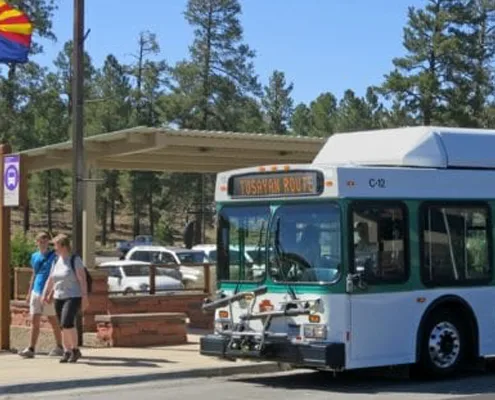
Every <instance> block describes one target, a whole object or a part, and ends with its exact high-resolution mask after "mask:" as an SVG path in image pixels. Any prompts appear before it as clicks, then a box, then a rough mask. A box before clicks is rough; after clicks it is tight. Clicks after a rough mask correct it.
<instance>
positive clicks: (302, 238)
mask: <svg viewBox="0 0 495 400" xmlns="http://www.w3.org/2000/svg"><path fill="white" fill-rule="evenodd" d="M269 235H270V237H269V270H270V274H271V276H272V278H273V279H274V280H275V281H277V282H332V281H335V280H336V279H337V277H338V275H339V273H340V270H341V263H342V259H341V224H340V209H339V206H338V205H337V204H335V203H330V204H329V203H321V204H287V205H282V206H280V207H278V209H277V210H276V212H275V214H274V215H273V218H272V221H271V225H270V232H269Z"/></svg>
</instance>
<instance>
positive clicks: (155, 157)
mask: <svg viewBox="0 0 495 400" xmlns="http://www.w3.org/2000/svg"><path fill="white" fill-rule="evenodd" d="M100 160H102V161H107V162H117V163H131V164H138V163H139V164H148V163H151V164H158V163H166V164H191V165H194V164H203V165H232V164H236V165H239V164H250V165H267V164H270V165H272V164H288V163H290V164H294V163H307V162H311V157H306V158H305V159H301V158H299V159H296V158H291V157H287V158H282V157H281V156H278V157H275V156H270V157H266V158H256V159H254V158H250V157H245V155H244V154H242V152H239V153H238V156H237V157H235V158H234V157H219V156H217V155H214V156H208V155H199V154H197V155H185V154H183V155H172V154H163V155H159V154H147V153H146V154H142V155H130V156H127V157H121V156H115V157H101V158H100Z"/></svg>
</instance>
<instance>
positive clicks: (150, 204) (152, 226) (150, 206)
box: [148, 182, 155, 236]
mask: <svg viewBox="0 0 495 400" xmlns="http://www.w3.org/2000/svg"><path fill="white" fill-rule="evenodd" d="M148 215H149V218H150V235H151V236H154V234H155V222H154V215H153V183H152V182H150V188H149V193H148Z"/></svg>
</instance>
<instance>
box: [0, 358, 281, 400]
mask: <svg viewBox="0 0 495 400" xmlns="http://www.w3.org/2000/svg"><path fill="white" fill-rule="evenodd" d="M280 371H282V369H281V367H280V366H279V364H277V363H266V362H265V363H253V364H252V365H251V364H248V365H239V366H226V367H213V368H197V369H189V370H182V371H170V372H162V373H155V374H143V375H118V376H109V377H103V378H90V379H76V380H75V379H71V380H60V381H51V382H38V383H19V384H13V385H6V386H0V398H2V397H3V396H9V395H22V394H27V393H29V394H31V395H33V394H34V393H36V395H40V394H41V395H42V396H43V397H45V396H47V395H48V394H47V392H62V391H66V390H71V389H80V390H84V389H95V388H98V387H99V388H102V389H103V388H104V387H105V386H106V387H108V386H123V385H136V384H143V383H151V382H157V381H160V380H174V379H191V378H214V377H223V376H232V375H240V374H264V373H270V372H280Z"/></svg>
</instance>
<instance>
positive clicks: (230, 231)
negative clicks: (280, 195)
mask: <svg viewBox="0 0 495 400" xmlns="http://www.w3.org/2000/svg"><path fill="white" fill-rule="evenodd" d="M269 219H270V208H269V207H268V206H267V205H259V206H258V205H256V206H231V207H224V208H223V209H222V210H221V211H220V213H219V219H218V229H219V230H218V243H217V244H218V247H217V248H218V254H217V255H216V259H217V260H216V261H217V271H218V274H217V275H218V279H219V280H221V281H261V280H262V279H264V277H265V270H266V267H265V262H264V259H265V253H264V248H265V240H266V232H267V230H268V221H269ZM248 250H249V252H250V253H251V254H252V253H254V254H256V257H251V256H250V255H249V253H248ZM253 258H255V259H256V261H257V262H254V261H253Z"/></svg>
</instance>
